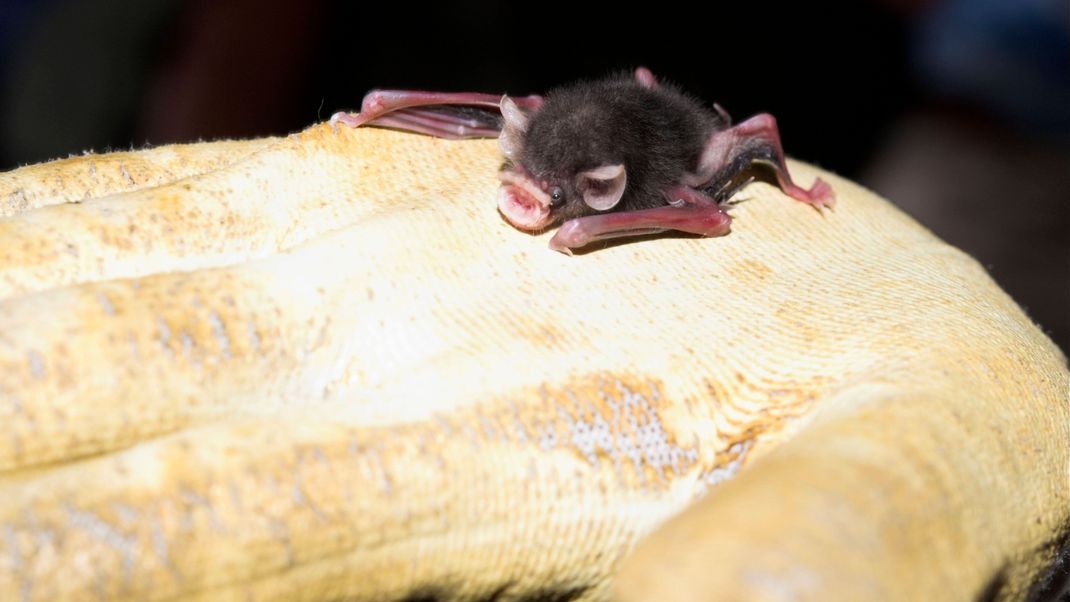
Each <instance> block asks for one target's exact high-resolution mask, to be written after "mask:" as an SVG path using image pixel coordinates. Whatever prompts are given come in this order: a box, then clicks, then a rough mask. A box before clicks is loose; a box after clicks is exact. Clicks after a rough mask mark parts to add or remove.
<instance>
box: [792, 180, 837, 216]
mask: <svg viewBox="0 0 1070 602" xmlns="http://www.w3.org/2000/svg"><path fill="white" fill-rule="evenodd" d="M806 196H807V197H808V198H807V199H805V202H807V203H810V204H811V205H813V206H814V207H816V208H817V209H818V210H821V209H825V208H828V209H832V208H833V207H835V206H836V193H835V192H833V191H832V187H831V186H829V185H828V182H826V181H824V180H822V179H821V178H816V179H815V180H814V184H813V186H811V187H810V190H807V191H806ZM800 200H803V199H800Z"/></svg>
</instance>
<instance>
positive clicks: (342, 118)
mask: <svg viewBox="0 0 1070 602" xmlns="http://www.w3.org/2000/svg"><path fill="white" fill-rule="evenodd" d="M328 123H330V124H331V127H332V128H333V127H336V126H337V125H338V124H339V123H341V124H343V125H348V126H349V127H351V128H355V127H357V126H359V125H362V123H363V122H361V121H360V119H359V115H356V114H353V113H346V112H345V111H339V112H337V113H335V114H334V115H331V118H330V120H329V121H328Z"/></svg>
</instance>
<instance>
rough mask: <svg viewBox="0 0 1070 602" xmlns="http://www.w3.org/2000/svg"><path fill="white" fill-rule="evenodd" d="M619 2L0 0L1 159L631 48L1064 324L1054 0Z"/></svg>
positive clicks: (1063, 160) (1069, 306) (608, 61)
mask: <svg viewBox="0 0 1070 602" xmlns="http://www.w3.org/2000/svg"><path fill="white" fill-rule="evenodd" d="M581 6H582V7H583V8H581ZM630 6H631V7H630V8H629V7H626V6H625V5H623V4H613V5H607V6H602V7H598V6H588V5H581V4H580V3H577V2H565V3H555V2H540V3H538V4H534V3H508V4H507V3H495V2H478V1H468V2H457V3H452V4H438V5H435V6H432V7H423V6H419V5H414V4H405V3H399V2H396V3H390V2H383V1H382V0H378V1H376V2H364V3H355V2H331V1H326V0H319V1H317V0H308V1H299V0H294V1H290V2H282V1H280V2H271V1H270V0H255V1H254V0H8V1H7V2H6V3H4V4H0V169H10V168H13V167H16V166H18V165H22V164H26V163H31V162H37V161H42V160H47V159H53V158H57V157H63V156H67V155H68V154H72V153H79V152H82V151H84V150H96V151H104V150H108V149H126V148H130V147H131V146H133V147H142V146H145V145H158V144H164V143H170V142H182V141H194V140H211V139H216V138H221V137H251V136H263V135H269V134H284V133H287V132H292V131H296V130H299V129H302V128H304V127H305V126H307V125H309V124H311V123H313V122H315V121H318V120H323V119H326V118H327V117H329V116H330V115H331V114H332V113H333V112H335V111H337V110H340V109H347V108H356V107H358V106H359V103H360V98H361V97H362V96H363V94H364V93H365V92H366V91H367V90H368V89H370V88H372V87H387V88H419V89H434V90H473V91H484V92H495V93H497V92H508V93H510V94H528V93H537V92H545V91H546V90H548V89H550V88H552V87H554V86H556V85H560V84H562V83H567V82H570V81H572V80H575V79H579V78H584V77H592V76H599V75H603V74H606V73H608V72H611V71H615V70H620V69H631V68H634V67H635V66H636V65H646V66H648V67H650V68H651V69H652V70H653V72H654V73H655V74H656V75H657V76H659V77H660V78H662V79H667V80H670V81H674V82H676V83H677V84H679V85H681V86H682V87H683V88H685V89H686V90H688V91H690V92H692V93H693V94H695V95H697V96H700V97H702V98H704V99H706V100H708V101H710V102H713V101H717V102H718V103H720V104H721V105H722V106H724V107H725V108H726V109H727V110H728V111H729V112H730V113H732V114H733V116H735V117H736V118H737V119H738V118H741V117H745V116H748V115H751V114H753V113H757V112H761V111H768V112H771V113H773V114H774V115H776V116H777V118H778V121H779V123H780V128H781V133H782V135H783V139H784V144H785V147H786V148H787V151H788V153H789V154H790V155H792V156H795V157H798V158H801V159H804V160H807V161H810V162H813V163H816V164H818V165H821V166H823V167H825V168H827V169H830V170H832V171H835V172H837V173H840V174H842V175H844V176H846V177H849V178H852V179H855V180H858V181H860V182H862V183H863V184H865V185H867V186H869V187H871V188H873V189H875V190H877V191H878V192H880V193H881V194H883V195H885V196H887V197H888V198H890V199H891V200H892V201H894V202H896V203H897V204H899V205H900V206H901V207H903V208H904V209H905V210H907V211H908V212H909V213H911V214H912V215H914V216H915V217H917V218H918V219H919V220H920V221H922V222H923V223H925V224H926V225H928V226H929V227H930V228H932V229H933V230H934V231H936V232H937V233H938V234H939V235H940V236H942V237H943V238H945V239H946V240H948V241H949V242H951V243H952V244H955V245H957V246H960V247H962V248H964V249H965V250H967V251H968V252H969V253H971V254H972V255H974V256H975V257H977V258H978V259H979V260H980V261H981V262H982V263H983V264H984V265H985V266H986V267H987V268H988V269H989V271H990V272H991V273H992V274H993V275H994V277H995V278H996V279H997V280H998V281H999V282H1000V283H1001V284H1002V285H1003V286H1004V287H1005V288H1006V289H1007V290H1008V291H1009V292H1010V293H1011V294H1012V296H1014V297H1015V299H1017V300H1018V301H1019V302H1020V303H1022V304H1023V305H1024V306H1025V308H1026V310H1027V311H1028V312H1029V313H1030V315H1031V316H1032V317H1033V318H1034V319H1035V320H1037V321H1038V322H1039V323H1040V324H1041V325H1042V326H1043V327H1044V328H1045V329H1046V330H1047V331H1048V332H1049V333H1050V334H1052V335H1053V337H1054V338H1055V339H1056V341H1057V342H1059V343H1060V344H1061V345H1062V346H1063V348H1064V349H1066V348H1068V346H1070V244H1068V236H1070V33H1068V28H1070V25H1068V24H1070V15H1068V14H1067V3H1066V2H1065V0H883V1H881V0H870V1H864V0H857V1H854V2H831V1H820V0H812V1H810V2H805V3H790V5H789V4H788V3H785V6H781V7H777V6H775V4H774V3H764V2H763V3H758V2H754V3H743V2H733V3H723V4H722V3H716V2H706V3H703V4H696V3H692V4H690V5H689V6H688V7H685V6H683V5H675V4H673V3H669V2H649V3H641V4H635V5H630ZM698 6H701V9H700V8H696V7H698Z"/></svg>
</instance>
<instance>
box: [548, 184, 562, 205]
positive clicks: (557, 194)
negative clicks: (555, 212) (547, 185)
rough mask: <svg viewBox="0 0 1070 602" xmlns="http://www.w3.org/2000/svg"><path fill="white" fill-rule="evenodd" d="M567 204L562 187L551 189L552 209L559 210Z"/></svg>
mask: <svg viewBox="0 0 1070 602" xmlns="http://www.w3.org/2000/svg"><path fill="white" fill-rule="evenodd" d="M564 204H565V191H564V190H561V187H560V186H554V187H553V188H551V189H550V208H551V209H557V208H558V207H560V206H561V205H564Z"/></svg>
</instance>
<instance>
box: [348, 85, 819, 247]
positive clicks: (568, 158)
mask: <svg viewBox="0 0 1070 602" xmlns="http://www.w3.org/2000/svg"><path fill="white" fill-rule="evenodd" d="M331 122H332V124H334V123H343V124H345V125H349V126H351V127H358V126H361V125H371V126H377V127H386V128H392V129H399V130H404V131H410V132H418V133H421V134H427V135H431V136H436V137H440V138H449V139H465V138H495V137H496V138H497V139H498V147H499V149H500V150H501V153H502V155H504V157H505V162H504V164H503V165H502V167H501V169H500V170H499V172H498V177H499V179H500V180H501V187H500V188H499V190H498V199H497V201H498V209H499V211H501V214H502V215H503V216H504V217H505V219H506V220H507V221H508V222H509V223H510V224H512V225H513V226H515V227H517V228H519V229H521V230H526V231H529V232H539V231H542V230H544V229H546V228H549V227H551V226H554V225H556V224H562V225H561V227H560V228H559V229H558V231H557V233H556V234H555V235H554V236H553V238H552V239H551V240H550V248H551V249H554V250H556V251H561V252H563V253H567V254H571V249H574V248H579V247H583V246H585V245H587V244H589V243H591V242H593V241H596V240H603V239H608V238H614V237H620V236H636V235H641V234H652V233H657V232H664V231H666V230H678V231H682V232H689V233H692V234H699V235H704V236H721V235H724V234H727V233H728V230H729V226H730V224H731V221H732V220H731V218H730V217H729V216H728V214H727V213H726V212H725V211H724V209H723V207H722V204H723V203H724V202H725V201H726V200H728V199H729V198H730V197H731V196H732V195H733V194H734V193H735V192H736V191H737V190H739V189H740V188H742V187H743V186H745V185H746V184H748V183H749V182H750V181H752V180H753V178H750V177H746V175H747V173H749V168H750V167H751V165H752V164H754V163H755V162H760V163H765V164H768V165H769V166H771V167H772V168H773V171H774V173H775V175H776V180H777V183H778V185H779V186H780V189H781V190H783V191H784V192H785V193H786V194H787V195H788V196H790V197H792V198H793V199H796V200H799V201H802V202H804V203H809V204H810V205H813V206H814V207H816V208H818V209H821V208H823V207H825V206H831V205H832V204H833V202H834V195H833V192H832V189H831V188H830V187H829V185H828V184H826V183H825V182H824V181H822V180H821V179H820V178H818V179H816V180H815V181H814V183H813V185H812V186H811V187H810V188H809V189H805V188H801V187H799V186H797V185H796V184H795V183H794V182H792V179H791V176H790V175H789V174H788V168H787V166H786V165H785V163H784V151H783V148H782V147H781V145H780V133H779V132H778V131H777V126H776V119H774V118H773V116H772V115H770V114H768V113H761V114H759V115H755V116H754V117H751V118H750V119H747V120H746V121H743V122H742V123H740V124H738V125H732V122H731V119H730V118H729V116H728V113H726V112H725V111H724V109H722V108H721V107H720V106H719V105H716V104H714V105H713V107H712V108H707V107H705V106H704V105H702V104H701V103H700V102H699V101H697V100H695V99H694V98H692V97H690V96H688V95H686V94H684V93H683V92H681V91H680V90H678V89H676V88H675V87H673V86H670V85H665V84H662V83H659V82H658V81H657V80H656V79H655V78H654V75H653V74H652V73H651V72H650V71H649V70H647V69H646V68H643V67H640V68H638V69H636V71H635V74H634V76H615V77H610V78H606V79H602V80H597V81H591V82H580V83H577V84H573V85H570V86H566V87H562V88H559V89H557V90H553V91H551V92H550V93H549V94H547V95H546V97H545V98H543V97H541V96H525V97H510V96H496V95H493V94H479V93H444V92H417V91H406V90H373V91H371V92H369V93H368V95H367V96H365V97H364V100H363V101H362V103H361V110H360V113H358V114H349V113H336V114H335V115H334V116H333V117H331Z"/></svg>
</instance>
